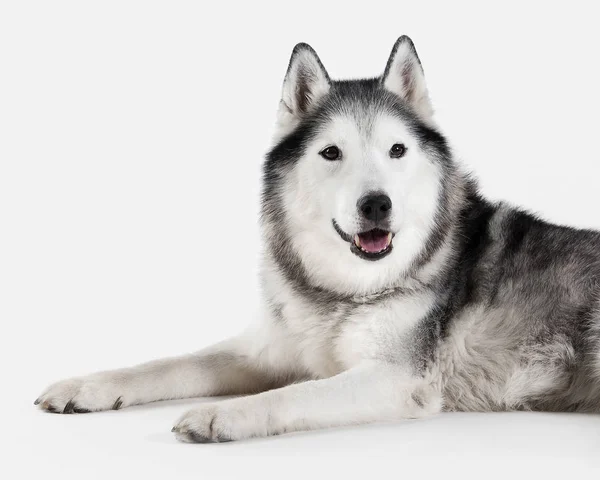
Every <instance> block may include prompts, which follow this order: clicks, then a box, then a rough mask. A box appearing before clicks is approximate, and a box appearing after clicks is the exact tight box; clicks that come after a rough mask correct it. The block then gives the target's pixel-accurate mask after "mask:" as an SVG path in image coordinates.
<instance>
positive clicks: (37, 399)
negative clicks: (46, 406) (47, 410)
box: [33, 398, 41, 405]
mask: <svg viewBox="0 0 600 480" xmlns="http://www.w3.org/2000/svg"><path fill="white" fill-rule="evenodd" d="M40 402H41V400H40V399H39V398H36V400H35V402H33V404H34V405H39V404H40Z"/></svg>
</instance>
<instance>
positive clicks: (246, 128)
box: [0, 0, 600, 479]
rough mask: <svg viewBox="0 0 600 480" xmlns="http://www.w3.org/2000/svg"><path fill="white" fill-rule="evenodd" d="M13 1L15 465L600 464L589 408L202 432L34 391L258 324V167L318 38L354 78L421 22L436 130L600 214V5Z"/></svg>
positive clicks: (509, 180)
mask: <svg viewBox="0 0 600 480" xmlns="http://www.w3.org/2000/svg"><path fill="white" fill-rule="evenodd" d="M557 4H558V3H557ZM0 5H1V6H0V322H1V327H2V329H1V332H2V333H1V334H0V355H1V359H0V368H1V372H0V381H1V382H2V383H1V387H0V402H1V404H0V415H1V416H2V418H1V421H0V439H1V441H2V442H3V443H4V445H3V446H2V447H1V449H0V452H1V453H0V456H2V457H3V460H2V461H1V462H0V476H1V477H3V478H38V479H39V478H62V479H71V478H103V479H106V478H114V479H120V478H125V477H126V476H128V475H130V478H136V479H137V478H144V479H150V478H165V477H167V476H169V478H204V477H208V476H211V478H212V477H215V478H220V477H221V476H223V477H228V476H234V475H235V476H236V477H239V476H240V475H257V476H261V477H268V478H271V477H275V476H278V477H280V478H286V477H290V476H291V477H306V476H308V475H310V476H311V477H314V478H323V477H324V473H323V472H325V473H327V474H328V475H334V476H335V477H332V478H338V477H340V476H342V475H344V476H350V477H353V476H354V475H356V476H358V475H360V476H363V477H364V476H365V475H369V476H375V475H378V474H379V473H382V474H384V475H386V476H388V477H389V476H391V477H393V478H410V477H418V478H423V477H425V478H429V477H431V476H433V475H444V477H448V476H450V477H452V478H454V477H457V478H489V477H492V478H496V477H500V476H510V477H512V478H524V477H525V476H526V475H529V476H531V478H554V477H558V476H563V475H565V474H568V475H569V476H571V477H572V476H575V475H578V474H584V473H585V474H590V475H591V474H592V469H593V468H598V466H599V465H600V417H599V416H591V415H566V414H540V413H538V414H524V413H519V414H484V415H477V414H444V415H440V416H438V417H436V418H432V419H429V420H424V421H420V422H406V423H403V424H397V425H384V426H367V427H362V428H349V429H340V430H334V431H328V432H313V433H303V434H295V435H288V436H284V437H279V438H272V439H263V440H254V441H248V442H241V443H238V444H227V445H183V444H179V443H177V442H176V441H175V440H174V438H173V437H172V434H171V433H170V428H171V426H172V424H173V422H174V420H175V419H176V418H177V417H178V416H179V415H180V414H181V413H182V412H183V411H184V410H185V409H187V408H189V407H190V406H192V405H193V404H194V403H197V402H198V400H194V401H182V402H171V403H168V404H157V405H152V406H146V407H137V408H131V409H127V410H124V411H120V412H107V413H101V414H93V415H77V416H73V415H72V416H59V415H50V414H44V413H42V412H40V411H38V410H37V409H35V408H34V407H33V405H32V402H33V400H34V399H35V398H36V397H37V395H38V394H39V393H40V392H41V390H42V389H43V388H44V387H45V386H46V385H47V384H48V383H49V382H52V381H55V380H59V379H61V378H64V377H69V376H74V375H78V374H84V373H88V372H91V371H95V370H98V369H106V368H113V367H119V366H125V365H129V364H134V363H137V362H140V361H144V360H149V359H152V358H157V357H162V356H167V355H174V354H178V353H184V352H188V351H193V350H196V349H198V348H200V347H203V346H205V345H208V344H210V343H212V342H215V341H217V340H219V339H222V338H224V337H226V336H229V335H233V334H235V333H236V332H238V331H239V330H241V329H242V328H243V327H244V326H245V325H246V324H247V323H248V321H249V316H250V315H251V314H252V311H253V309H254V307H255V306H256V305H257V298H258V291H257V258H258V252H259V235H258V228H257V212H258V194H259V189H260V184H259V176H260V164H261V161H262V158H263V155H264V152H265V151H266V150H267V148H268V147H269V140H270V137H271V134H272V126H273V121H274V118H275V111H276V107H277V103H278V100H279V93H280V87H281V82H282V80H283V75H284V73H285V69H286V67H287V62H288V59H289V54H290V53H291V50H292V48H293V46H294V45H295V44H296V43H297V42H299V41H305V42H308V43H310V44H311V45H312V46H313V47H314V48H315V49H316V50H317V52H318V53H319V55H320V57H321V59H322V61H323V63H324V64H325V66H326V67H327V69H328V70H329V73H330V74H331V75H332V76H333V77H334V78H340V77H356V76H374V75H378V74H380V73H381V72H382V70H383V68H384V66H385V62H386V60H387V57H388V54H389V52H390V50H391V48H392V45H393V43H394V41H395V40H396V38H397V37H398V36H399V35H401V34H408V35H410V36H411V37H412V38H413V40H414V41H415V43H416V46H417V50H418V52H419V55H420V57H421V60H422V62H423V65H424V67H425V72H426V77H427V79H428V83H429V88H430V92H431V95H432V97H433V101H434V104H435V107H436V110H437V118H438V121H439V123H440V125H441V126H442V128H443V130H444V131H445V133H446V134H448V136H449V137H450V138H451V140H452V143H453V145H454V147H455V148H456V151H457V153H458V154H459V155H460V157H461V158H462V159H463V161H464V163H465V164H466V165H467V166H468V167H469V168H471V169H473V170H474V171H475V172H477V176H478V177H479V179H480V180H481V184H482V187H483V190H484V192H486V193H487V194H488V196H490V197H491V198H494V199H498V198H504V199H508V200H510V201H512V202H514V203H517V204H521V205H523V206H526V207H528V208H530V209H532V210H534V211H536V212H540V213H542V214H543V215H544V216H545V217H546V218H548V219H551V220H554V221H557V222H562V223H570V224H574V225H578V226H586V227H600V211H599V209H598V208H597V207H598V205H599V204H600V189H598V178H599V173H600V166H599V164H600V152H599V143H598V128H599V125H598V121H597V119H598V111H599V110H600V88H599V85H600V59H599V57H600V56H599V54H598V51H599V47H600V29H598V28H597V20H598V12H597V8H598V7H597V2H593V1H590V2H587V3H579V2H575V1H569V2H565V4H564V5H563V4H562V2H561V6H560V7H557V6H555V4H554V2H518V3H515V4H514V5H511V4H510V2H506V1H503V2H498V5H497V6H495V7H494V6H492V4H491V3H490V2H478V3H475V2H473V4H470V5H469V4H464V3H463V4H460V3H457V2H446V3H445V4H444V3H442V2H440V3H439V4H437V5H434V4H431V3H428V2H422V1H419V0H412V1H410V2H405V1H400V0H397V1H393V2H385V3H380V2H375V1H368V2H357V4H356V5H352V4H351V3H350V2H338V3H337V4H335V5H334V4H333V2H325V1H319V2H315V3H314V4H313V3H311V2H308V1H306V0H297V1H295V2H277V3H273V4H272V5H269V4H265V3H263V4H261V3H259V2H256V1H252V2H240V3H238V4H235V3H231V2H216V1H214V2H200V1H195V2H166V1H165V2H160V3H159V2H153V1H144V2H129V1H115V2H113V1H102V2H82V1H73V2H62V1H60V2H59V1H53V2H38V3H33V2H29V1H24V0H20V1H16V0H15V1H12V2H10V1H5V2H2V3H1V4H0ZM282 468H285V469H286V470H283V471H282V470H281V469H282Z"/></svg>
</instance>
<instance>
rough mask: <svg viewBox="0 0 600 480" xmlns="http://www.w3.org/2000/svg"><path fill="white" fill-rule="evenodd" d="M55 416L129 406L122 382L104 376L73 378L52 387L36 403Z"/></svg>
mask: <svg viewBox="0 0 600 480" xmlns="http://www.w3.org/2000/svg"><path fill="white" fill-rule="evenodd" d="M34 404H35V405H38V406H39V407H40V408H41V409H42V410H46V411H48V412H52V413H89V412H99V411H102V410H118V409H119V408H122V407H124V406H126V399H125V398H124V396H123V395H122V393H121V392H120V388H119V385H118V382H115V381H114V379H111V378H108V377H106V376H105V375H103V374H94V375H90V376H88V377H79V378H71V379H69V380H63V381H61V382H57V383H54V384H53V385H50V386H49V387H48V388H47V389H46V390H45V391H44V393H42V394H41V395H40V396H39V397H38V398H37V400H36V401H35V402H34Z"/></svg>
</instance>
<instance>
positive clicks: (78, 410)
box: [73, 407, 91, 413]
mask: <svg viewBox="0 0 600 480" xmlns="http://www.w3.org/2000/svg"><path fill="white" fill-rule="evenodd" d="M73 412H74V413H91V410H88V409H87V408H80V407H74V408H73Z"/></svg>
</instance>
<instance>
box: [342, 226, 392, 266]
mask: <svg viewBox="0 0 600 480" xmlns="http://www.w3.org/2000/svg"><path fill="white" fill-rule="evenodd" d="M393 237H394V235H393V234H392V232H388V231H387V230H381V229H379V228H374V229H373V230H369V231H366V232H362V233H357V234H356V235H354V238H353V239H352V248H351V250H352V251H353V252H354V253H356V254H357V255H359V256H360V257H362V258H366V259H367V260H379V259H380V258H383V257H385V256H386V255H387V254H388V253H390V252H391V251H392V238H393ZM355 250H357V251H355Z"/></svg>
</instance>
